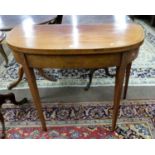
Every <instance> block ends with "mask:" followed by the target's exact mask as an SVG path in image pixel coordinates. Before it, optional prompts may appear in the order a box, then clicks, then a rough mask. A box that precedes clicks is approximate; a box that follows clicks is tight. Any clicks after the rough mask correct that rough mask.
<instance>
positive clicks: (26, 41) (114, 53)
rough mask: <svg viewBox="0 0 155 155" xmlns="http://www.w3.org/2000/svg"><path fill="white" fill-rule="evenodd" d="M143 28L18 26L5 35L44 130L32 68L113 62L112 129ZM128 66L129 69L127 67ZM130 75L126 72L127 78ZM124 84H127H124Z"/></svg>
mask: <svg viewBox="0 0 155 155" xmlns="http://www.w3.org/2000/svg"><path fill="white" fill-rule="evenodd" d="M143 40H144V32H143V29H142V27H141V26H140V25H137V24H131V23H130V24H123V25H120V24H92V25H34V26H29V27H23V26H22V25H21V26H17V27H15V28H14V29H13V30H12V31H11V32H10V33H9V35H8V36H7V43H8V45H9V46H10V48H11V49H12V50H13V54H14V57H15V59H16V61H17V62H18V63H19V64H21V65H22V66H23V68H24V72H25V73H26V77H27V80H28V84H29V88H30V91H31V94H32V96H33V101H34V104H35V106H36V109H37V112H38V115H39V118H40V121H41V125H42V129H43V130H44V131H46V130H47V128H46V122H45V119H44V115H43V111H42V105H41V102H40V96H39V92H38V88H37V84H36V79H35V75H34V71H33V69H34V68H61V69H65V68H92V69H93V68H102V67H111V66H116V68H117V69H116V80H115V90H114V106H113V116H112V130H115V127H116V121H117V116H118V112H119V105H120V100H121V93H122V88H123V81H124V77H125V73H126V72H128V70H129V69H130V67H129V66H130V65H131V63H132V61H133V60H134V59H135V58H136V57H137V55H138V51H139V47H140V45H141V44H142V42H143ZM128 68H129V69H128ZM128 78H129V76H127V80H126V81H128ZM125 85H126V84H125ZM99 93H100V92H99Z"/></svg>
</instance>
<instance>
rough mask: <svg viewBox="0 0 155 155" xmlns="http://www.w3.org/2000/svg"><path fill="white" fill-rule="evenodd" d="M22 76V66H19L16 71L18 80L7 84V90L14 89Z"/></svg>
mask: <svg viewBox="0 0 155 155" xmlns="http://www.w3.org/2000/svg"><path fill="white" fill-rule="evenodd" d="M23 74H24V70H23V66H22V65H20V66H19V69H18V79H17V80H16V81H14V82H12V83H11V84H9V86H8V89H9V90H11V89H12V88H14V87H16V86H17V85H18V84H19V83H20V81H21V80H22V78H23Z"/></svg>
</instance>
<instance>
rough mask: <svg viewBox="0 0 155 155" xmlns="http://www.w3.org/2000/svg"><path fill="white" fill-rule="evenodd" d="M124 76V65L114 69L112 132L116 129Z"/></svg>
mask: <svg viewBox="0 0 155 155" xmlns="http://www.w3.org/2000/svg"><path fill="white" fill-rule="evenodd" d="M124 76H125V67H124V65H121V66H120V67H117V69H116V79H115V80H116V81H115V83H116V85H115V93H114V106H113V116H112V131H114V130H115V127H116V121H117V117H118V112H119V106H120V100H121V93H122V88H123V81H124Z"/></svg>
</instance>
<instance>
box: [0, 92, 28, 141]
mask: <svg viewBox="0 0 155 155" xmlns="http://www.w3.org/2000/svg"><path fill="white" fill-rule="evenodd" d="M7 100H9V101H10V103H12V104H14V105H22V104H24V103H26V102H27V99H26V98H24V99H22V100H21V101H16V98H15V95H14V94H13V93H9V94H5V95H2V94H0V122H1V124H2V136H1V138H5V121H4V117H3V115H2V113H1V107H2V105H3V104H5V103H6V101H7Z"/></svg>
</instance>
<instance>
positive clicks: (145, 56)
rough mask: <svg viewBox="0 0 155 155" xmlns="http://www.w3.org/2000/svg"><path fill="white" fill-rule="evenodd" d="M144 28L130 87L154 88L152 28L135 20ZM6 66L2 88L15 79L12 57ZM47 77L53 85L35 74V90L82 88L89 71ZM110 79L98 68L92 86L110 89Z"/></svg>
mask: <svg viewBox="0 0 155 155" xmlns="http://www.w3.org/2000/svg"><path fill="white" fill-rule="evenodd" d="M136 22H137V23H138V24H140V25H142V27H143V28H144V31H145V41H144V43H143V45H142V46H141V47H140V52H139V55H138V58H137V59H136V60H135V61H134V62H133V65H132V70H131V78H130V82H129V85H130V86H153V85H155V29H154V28H152V27H150V26H149V25H147V24H146V23H145V22H143V21H140V20H136ZM9 60H10V64H11V65H10V66H9V67H7V68H5V67H4V66H3V65H1V66H0V85H1V89H5V88H6V87H7V85H8V84H9V83H10V82H11V81H13V80H15V79H17V77H18V74H17V73H18V64H17V63H16V62H15V60H14V58H13V56H12V55H11V54H10V56H9ZM109 70H110V72H111V73H112V74H114V73H115V67H112V68H109ZM45 71H46V74H47V75H48V76H50V75H54V76H55V77H56V79H57V82H50V81H47V80H45V79H43V78H42V77H40V75H39V74H38V73H37V71H36V78H37V84H38V86H39V87H44V88H47V87H67V86H85V85H86V84H87V82H88V73H89V70H88V69H87V70H85V69H66V70H64V69H63V70H62V69H46V70H45ZM113 85H114V78H111V77H108V76H106V75H105V71H104V69H99V70H97V71H96V72H95V73H94V78H93V81H92V86H113ZM27 87H28V85H27V82H26V80H25V78H24V79H23V80H22V82H21V83H20V84H19V85H18V88H27Z"/></svg>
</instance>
